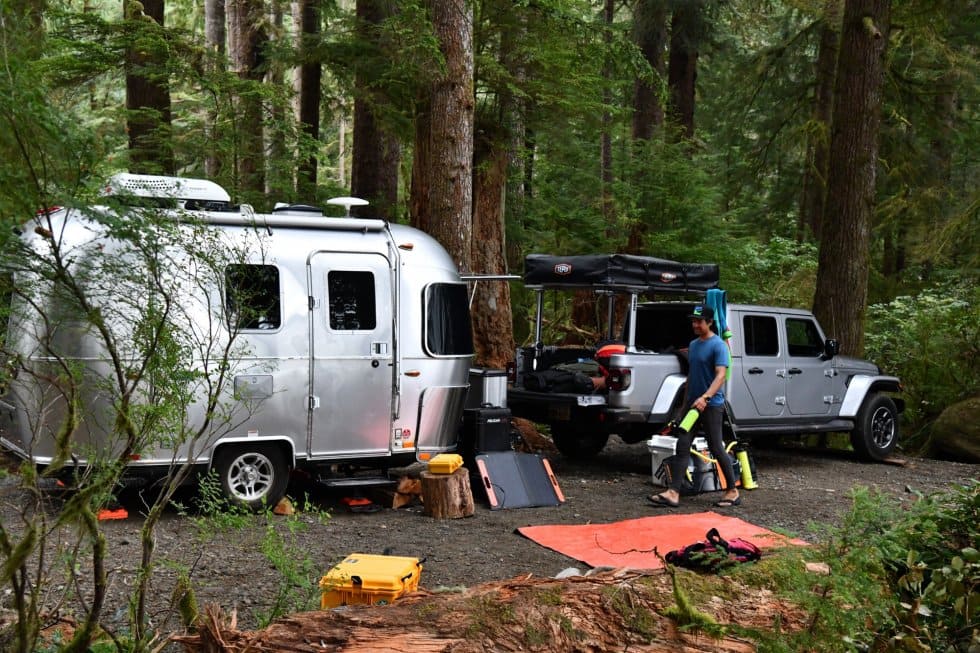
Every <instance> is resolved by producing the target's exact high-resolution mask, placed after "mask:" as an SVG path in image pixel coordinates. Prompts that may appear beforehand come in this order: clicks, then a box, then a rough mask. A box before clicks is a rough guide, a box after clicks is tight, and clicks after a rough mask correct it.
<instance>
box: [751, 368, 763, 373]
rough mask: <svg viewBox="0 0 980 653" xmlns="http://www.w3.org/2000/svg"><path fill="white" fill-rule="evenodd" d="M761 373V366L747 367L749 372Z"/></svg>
mask: <svg viewBox="0 0 980 653" xmlns="http://www.w3.org/2000/svg"><path fill="white" fill-rule="evenodd" d="M763 373H764V372H763V370H762V368H761V367H753V368H750V369H749V374H763Z"/></svg>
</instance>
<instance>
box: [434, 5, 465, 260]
mask: <svg viewBox="0 0 980 653" xmlns="http://www.w3.org/2000/svg"><path fill="white" fill-rule="evenodd" d="M430 10H431V12H432V24H433V27H434V29H435V34H436V38H437V39H438V41H439V49H440V50H441V52H442V56H443V58H444V59H445V71H444V74H443V75H441V76H440V78H439V79H437V80H436V81H435V83H434V84H433V86H432V96H431V97H432V100H431V111H430V122H429V152H430V157H429V162H428V166H427V170H426V176H427V177H428V187H429V207H430V211H431V213H430V217H431V222H430V223H429V225H428V227H429V229H428V230H429V233H430V234H431V235H432V236H434V237H435V238H436V240H438V241H439V242H440V243H441V244H442V246H443V247H445V248H446V250H447V251H448V252H449V254H450V256H452V258H453V261H454V262H455V263H456V265H457V267H458V268H459V269H460V270H461V271H464V272H468V271H470V270H472V267H471V265H470V247H471V245H470V240H471V235H472V231H473V217H472V211H473V177H472V166H473V104H474V96H473V8H472V6H471V5H470V4H469V2H468V0H430Z"/></svg>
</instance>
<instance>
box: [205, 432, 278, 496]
mask: <svg viewBox="0 0 980 653" xmlns="http://www.w3.org/2000/svg"><path fill="white" fill-rule="evenodd" d="M214 469H215V470H216V471H217V473H218V478H219V479H220V480H221V490H222V491H223V492H224V495H225V497H226V498H227V499H228V500H229V501H231V502H233V503H237V504H238V505H241V506H245V507H246V508H248V509H249V510H254V511H258V510H261V509H262V508H264V507H266V506H268V507H269V508H272V507H273V506H275V505H276V504H277V503H278V502H279V500H280V499H282V497H283V495H285V493H286V485H287V483H288V481H289V469H288V467H287V466H286V459H285V457H284V456H283V454H282V450H281V449H279V448H278V447H276V446H274V445H252V446H245V447H241V446H231V447H225V448H223V449H222V450H221V451H220V452H219V453H218V455H217V456H216V457H215V460H214Z"/></svg>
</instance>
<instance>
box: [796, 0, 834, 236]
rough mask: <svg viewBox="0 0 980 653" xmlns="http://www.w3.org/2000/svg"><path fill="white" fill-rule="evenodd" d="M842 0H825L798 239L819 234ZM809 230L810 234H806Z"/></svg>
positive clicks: (825, 180)
mask: <svg viewBox="0 0 980 653" xmlns="http://www.w3.org/2000/svg"><path fill="white" fill-rule="evenodd" d="M843 9H844V1H843V0H825V2H824V10H823V25H822V26H821V28H820V49H819V51H818V53H817V69H816V82H817V83H816V93H815V97H814V100H813V119H812V120H811V121H810V124H811V127H810V130H809V137H808V138H807V157H806V168H805V169H804V171H803V198H802V205H801V207H800V222H799V226H798V229H797V234H796V236H797V240H798V241H800V242H802V241H804V240H805V239H806V238H807V236H808V235H809V236H811V237H813V238H817V237H819V236H820V224H821V221H822V220H823V211H824V203H825V201H826V197H827V166H828V162H829V152H830V125H831V123H832V121H833V112H834V80H835V77H836V75H837V58H838V56H839V54H840V29H841V12H842V11H843ZM807 230H809V234H807Z"/></svg>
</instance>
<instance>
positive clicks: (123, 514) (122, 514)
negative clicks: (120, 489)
mask: <svg viewBox="0 0 980 653" xmlns="http://www.w3.org/2000/svg"><path fill="white" fill-rule="evenodd" d="M96 516H97V517H98V519H99V521H107V520H110V519H126V518H127V517H129V513H128V512H127V511H126V509H125V508H116V509H115V510H109V509H108V508H103V509H102V510H100V511H99V514H98V515H96Z"/></svg>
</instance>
